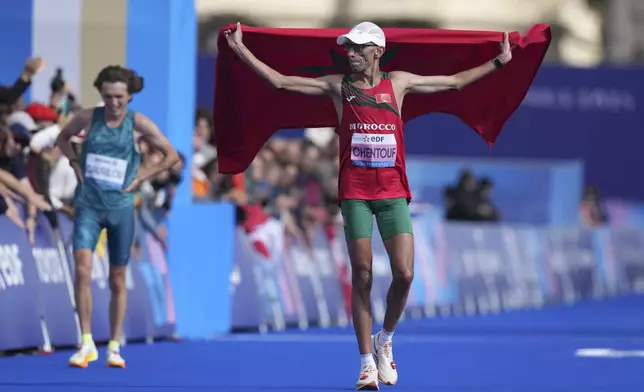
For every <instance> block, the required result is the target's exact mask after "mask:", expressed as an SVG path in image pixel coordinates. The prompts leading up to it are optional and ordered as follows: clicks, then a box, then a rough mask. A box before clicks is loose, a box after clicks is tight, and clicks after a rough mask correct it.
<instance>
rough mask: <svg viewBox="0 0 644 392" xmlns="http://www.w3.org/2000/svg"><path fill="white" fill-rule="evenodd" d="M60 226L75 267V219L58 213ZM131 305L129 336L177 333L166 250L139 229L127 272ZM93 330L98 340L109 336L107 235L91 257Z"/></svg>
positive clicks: (126, 330)
mask: <svg viewBox="0 0 644 392" xmlns="http://www.w3.org/2000/svg"><path fill="white" fill-rule="evenodd" d="M58 220H59V226H60V231H61V235H62V240H63V243H64V247H65V249H66V251H67V257H68V262H69V264H70V269H71V271H72V276H73V271H74V258H73V250H72V235H73V228H74V227H73V222H72V221H71V220H70V219H69V218H68V217H67V216H66V215H63V214H59V219H58ZM126 287H127V290H128V308H127V314H126V318H125V322H124V325H123V332H124V335H125V337H126V338H127V339H144V338H149V337H157V338H161V337H170V336H172V335H173V333H174V325H175V320H174V303H173V301H172V290H171V287H170V283H169V276H168V267H167V264H166V261H165V252H164V250H163V249H161V246H160V244H159V242H158V241H157V240H156V239H154V237H153V236H152V235H151V234H150V233H148V232H147V231H145V230H140V231H139V234H138V235H137V238H136V239H135V246H134V248H133V253H132V255H131V258H130V265H129V266H128V269H127V273H126ZM92 295H93V299H94V310H93V313H92V334H93V335H94V339H95V340H97V341H106V340H109V338H110V329H109V301H110V296H111V294H110V288H109V254H108V250H107V236H106V232H103V233H102V234H101V236H100V238H99V241H98V244H97V245H96V249H95V252H94V259H93V261H92Z"/></svg>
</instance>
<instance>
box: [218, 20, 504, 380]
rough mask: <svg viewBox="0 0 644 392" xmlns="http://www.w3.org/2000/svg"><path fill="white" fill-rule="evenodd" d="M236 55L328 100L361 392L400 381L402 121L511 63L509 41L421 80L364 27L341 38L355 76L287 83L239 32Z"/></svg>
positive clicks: (410, 252)
mask: <svg viewBox="0 0 644 392" xmlns="http://www.w3.org/2000/svg"><path fill="white" fill-rule="evenodd" d="M225 35H226V38H227V41H228V45H229V46H230V48H231V49H232V50H233V51H234V52H235V53H236V54H237V55H238V56H239V58H240V59H242V61H244V62H245V63H246V64H248V66H250V67H251V68H252V69H253V70H254V71H255V72H256V73H257V74H258V75H259V76H260V77H262V78H263V79H264V80H265V81H266V82H268V83H269V84H270V85H271V86H272V87H274V88H277V89H284V90H287V91H292V92H298V93H302V94H308V95H328V96H330V97H331V99H332V100H333V103H334V104H335V108H336V111H337V114H338V123H339V124H340V125H339V126H338V127H337V128H336V132H337V133H338V135H339V137H340V175H339V181H338V182H339V183H338V199H339V201H340V206H341V209H342V215H343V217H344V223H345V234H346V238H347V245H348V249H349V258H350V261H351V267H352V286H353V287H352V300H351V307H352V312H353V322H354V328H355V331H356V337H357V340H358V348H359V350H360V354H361V363H362V364H361V370H360V376H359V378H358V382H357V384H356V389H358V390H360V389H365V390H378V380H380V381H381V382H383V383H385V384H387V385H394V384H396V382H397V380H398V373H397V370H396V364H395V363H394V360H393V354H392V344H391V338H392V335H393V333H394V330H395V328H396V324H397V323H398V320H399V319H400V316H401V315H402V312H403V309H404V306H405V302H406V300H407V294H408V292H409V288H410V286H411V282H412V278H413V276H414V273H413V271H414V268H413V267H414V265H413V264H414V263H413V257H414V240H413V234H412V224H411V217H410V213H409V208H408V204H409V202H410V200H411V192H410V190H409V184H408V183H407V174H406V169H405V149H404V139H403V133H402V131H403V121H402V119H401V116H400V113H401V108H402V103H403V100H404V98H405V95H406V94H417V93H419V94H430V93H436V92H440V91H446V90H460V89H462V88H464V87H465V86H467V85H468V84H470V83H472V82H474V81H476V80H478V79H480V78H482V77H484V76H485V75H488V74H489V73H491V72H493V71H494V70H496V69H497V68H501V67H503V66H504V65H505V64H506V63H507V62H509V61H510V59H511V58H512V53H511V51H510V44H509V40H508V34H507V33H506V34H505V35H504V40H503V43H502V44H501V53H500V54H499V55H498V56H497V57H496V58H494V59H491V60H490V61H488V62H487V63H485V64H482V65H480V66H479V67H476V68H473V69H470V70H467V71H464V72H460V73H458V74H455V75H451V76H419V75H414V74H411V73H408V72H401V71H395V72H390V73H385V72H381V71H380V66H379V61H380V59H381V58H382V55H383V53H384V52H385V35H384V33H383V31H382V29H380V27H378V26H377V25H375V24H373V23H371V22H363V23H360V24H358V25H356V26H355V27H353V28H352V29H351V31H349V33H347V34H344V35H342V36H340V37H338V39H337V43H338V44H339V45H342V46H343V47H344V49H345V51H346V53H347V57H348V60H349V63H350V65H351V69H352V70H353V73H351V74H349V75H327V76H323V77H320V78H305V77H298V76H286V75H282V74H280V73H279V72H277V71H275V70H274V69H271V68H270V67H269V66H267V65H266V64H264V63H263V62H261V61H260V60H258V59H257V58H256V57H255V56H254V55H253V54H252V53H251V52H250V51H249V50H248V48H247V47H246V46H244V44H243V42H242V31H241V25H240V24H239V23H238V24H237V28H236V29H235V30H234V31H232V30H227V31H226V32H225ZM373 215H375V216H376V222H377V224H378V229H379V230H380V233H381V235H382V239H383V241H384V243H385V247H386V249H387V253H388V254H389V258H390V262H391V270H392V276H393V280H392V283H391V287H390V288H389V293H388V294H387V311H386V314H385V320H384V323H383V326H382V329H381V330H380V331H379V332H378V333H377V334H376V335H375V336H372V335H371V334H372V330H371V324H372V319H371V304H370V293H371V284H372V279H373V278H372V271H371V261H372V253H371V231H372V226H373V224H372V222H373V220H372V219H373Z"/></svg>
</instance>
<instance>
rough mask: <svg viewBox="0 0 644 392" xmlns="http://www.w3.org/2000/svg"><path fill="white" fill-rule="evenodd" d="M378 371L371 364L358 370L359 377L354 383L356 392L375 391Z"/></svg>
mask: <svg viewBox="0 0 644 392" xmlns="http://www.w3.org/2000/svg"><path fill="white" fill-rule="evenodd" d="M377 390H379V388H378V369H377V368H376V367H375V366H374V365H373V364H367V365H364V366H362V368H361V369H360V376H359V378H358V382H357V383H356V391H377Z"/></svg>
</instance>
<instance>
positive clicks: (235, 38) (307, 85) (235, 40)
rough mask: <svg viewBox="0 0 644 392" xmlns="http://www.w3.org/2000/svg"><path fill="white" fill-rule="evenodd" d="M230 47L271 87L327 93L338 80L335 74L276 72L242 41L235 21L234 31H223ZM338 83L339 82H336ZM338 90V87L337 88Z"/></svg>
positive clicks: (308, 93)
mask: <svg viewBox="0 0 644 392" xmlns="http://www.w3.org/2000/svg"><path fill="white" fill-rule="evenodd" d="M225 34H226V40H227V41H228V45H229V46H230V48H231V49H232V50H233V52H235V54H237V56H239V58H240V59H241V60H242V61H243V62H244V63H246V64H247V65H248V66H249V67H250V68H251V69H252V70H253V71H255V73H256V74H257V75H259V76H260V77H261V78H262V79H264V81H266V82H267V83H268V84H269V85H270V86H271V87H273V88H276V89H283V90H287V91H292V92H295V93H301V94H306V95H327V94H330V93H331V92H333V91H334V90H333V86H334V83H333V82H334V81H336V80H337V81H339V80H340V79H339V78H338V76H337V75H328V76H323V77H320V78H304V77H300V76H286V75H282V74H281V73H279V72H277V71H276V70H274V69H273V68H271V67H269V66H268V65H266V64H265V63H263V62H262V61H260V60H259V59H258V58H257V57H255V55H254V54H253V53H252V52H251V51H250V50H249V49H248V48H247V47H246V45H244V43H243V42H242V30H241V24H239V23H237V28H236V29H235V31H232V30H227V31H226V32H225ZM337 84H338V85H339V83H337ZM338 91H339V89H338Z"/></svg>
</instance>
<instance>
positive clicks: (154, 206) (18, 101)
mask: <svg viewBox="0 0 644 392" xmlns="http://www.w3.org/2000/svg"><path fill="white" fill-rule="evenodd" d="M45 66H46V63H45V61H44V60H43V59H41V58H35V59H30V60H28V61H27V62H26V63H25V66H24V69H23V71H22V73H21V74H20V75H19V77H18V79H17V80H16V82H15V83H14V84H13V85H12V86H0V214H4V215H6V216H7V217H8V218H9V219H10V220H11V221H12V222H13V223H15V224H16V225H18V226H19V227H21V228H24V229H25V230H26V232H27V236H28V238H29V241H30V242H31V243H33V241H34V230H35V226H36V225H35V221H36V217H37V214H38V211H39V210H42V211H43V213H44V214H45V216H47V218H48V220H49V222H50V223H51V225H52V226H53V227H54V228H56V227H57V225H58V214H59V213H63V214H67V215H68V216H70V217H73V216H74V203H73V199H74V193H75V190H76V186H77V184H78V181H77V178H76V175H75V173H74V170H73V169H72V168H71V166H70V164H69V160H68V159H67V157H65V156H64V155H63V154H62V153H61V151H60V149H59V148H58V147H57V146H56V139H57V138H58V135H59V134H60V132H61V129H62V128H63V127H64V125H65V124H66V123H67V122H69V121H70V120H71V118H72V117H73V116H74V115H75V113H77V112H78V111H79V110H80V106H79V105H78V103H77V100H76V97H75V94H74V92H73V91H71V89H70V87H69V85H68V84H67V83H66V82H65V78H64V74H63V70H62V69H58V70H57V71H56V73H55V75H54V77H53V78H52V80H51V83H50V95H49V99H48V100H47V102H32V103H30V104H29V105H24V104H23V99H22V96H23V95H24V93H25V92H26V91H27V90H28V89H29V87H30V85H31V81H32V79H33V77H34V76H35V75H36V74H37V73H39V72H40V71H41V70H42V69H43V68H44V67H45ZM83 138H84V132H81V134H79V135H77V136H75V137H73V138H72V142H73V143H74V145H75V147H76V148H77V149H78V152H80V149H81V146H82V141H83ZM138 144H139V148H140V150H141V152H142V165H155V164H158V163H159V162H160V160H161V159H162V153H161V152H160V151H157V150H156V149H155V148H153V147H152V146H151V145H150V144H149V143H147V142H146V140H144V139H139V140H138ZM182 165H183V161H182V162H180V163H179V164H177V166H176V167H174V168H172V169H171V170H169V171H167V172H164V173H161V174H160V175H158V176H157V177H155V178H153V179H151V180H149V181H147V182H145V183H143V184H142V185H141V187H140V188H139V190H138V191H137V194H136V206H137V218H138V219H137V220H136V221H137V223H138V224H137V228H138V229H141V227H144V228H146V229H147V230H148V231H149V232H151V233H152V234H153V235H154V236H155V237H156V238H157V239H158V240H159V241H160V242H161V244H162V245H163V246H165V245H166V235H167V230H166V229H165V227H164V224H163V222H164V220H165V217H166V215H167V213H168V211H169V209H170V207H171V204H172V198H173V195H174V192H175V189H176V187H177V185H178V184H179V183H180V182H181V180H182V178H181V172H182V169H183V167H182ZM49 207H51V208H49ZM47 210H49V211H47Z"/></svg>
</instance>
